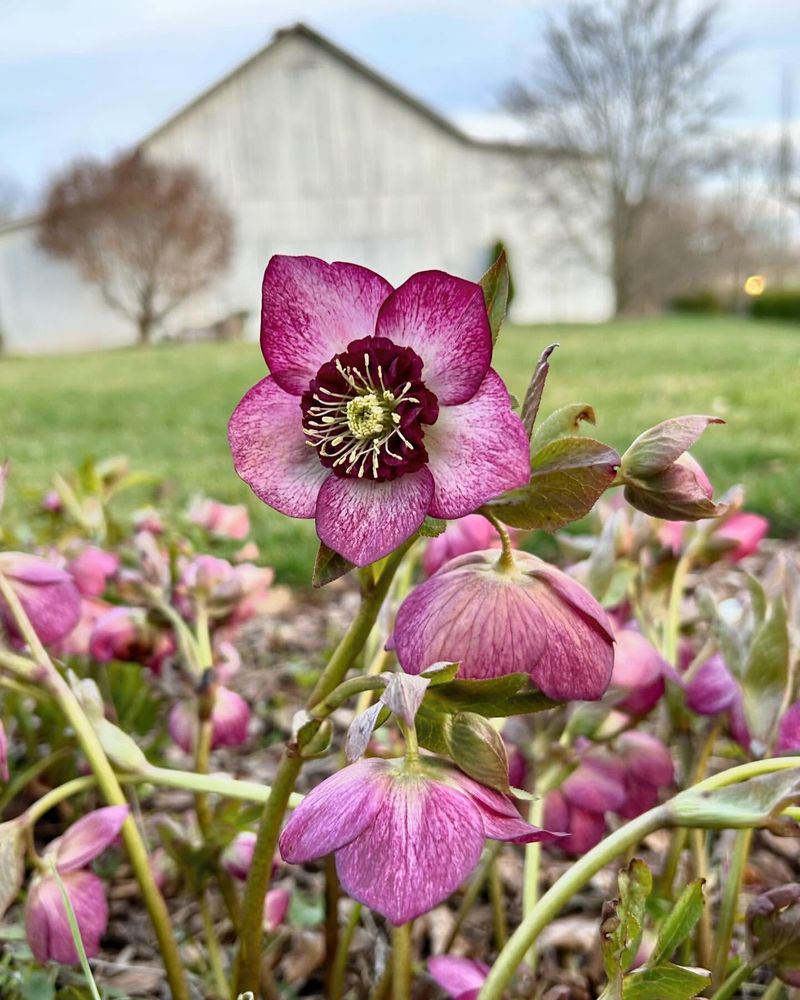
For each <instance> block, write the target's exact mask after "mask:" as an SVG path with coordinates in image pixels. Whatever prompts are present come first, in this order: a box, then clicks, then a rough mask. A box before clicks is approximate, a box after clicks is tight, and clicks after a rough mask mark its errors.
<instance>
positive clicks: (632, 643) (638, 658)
mask: <svg viewBox="0 0 800 1000" xmlns="http://www.w3.org/2000/svg"><path fill="white" fill-rule="evenodd" d="M614 638H615V640H616V648H615V649H614V670H613V671H612V674H611V687H612V689H621V690H623V691H626V692H627V694H626V695H625V697H624V698H623V699H622V701H619V702H617V705H616V707H617V708H619V709H621V710H622V711H623V712H627V713H628V714H629V715H646V714H647V713H648V712H649V711H650V709H652V708H654V707H655V706H656V704H657V703H658V702H659V700H660V699H661V696H662V695H663V694H664V690H665V687H666V684H665V677H666V676H668V675H670V674H671V673H672V668H671V667H670V666H669V664H668V663H667V662H666V661H665V660H664V659H663V657H662V656H661V654H660V653H659V652H658V650H657V649H656V648H655V646H653V644H652V643H651V642H650V641H649V640H648V639H646V638H645V637H644V636H643V635H642V633H641V632H639V631H638V630H637V629H635V628H631V627H630V626H627V627H625V628H621V629H616V630H615V632H614Z"/></svg>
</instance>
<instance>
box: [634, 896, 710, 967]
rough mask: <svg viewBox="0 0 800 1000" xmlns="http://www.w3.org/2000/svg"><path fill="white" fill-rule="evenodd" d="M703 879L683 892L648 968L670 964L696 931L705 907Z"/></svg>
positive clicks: (658, 940)
mask: <svg viewBox="0 0 800 1000" xmlns="http://www.w3.org/2000/svg"><path fill="white" fill-rule="evenodd" d="M704 882H705V880H704V879H702V878H698V879H695V880H694V882H690V883H689V885H687V886H686V888H685V889H684V890H683V892H682V893H681V894H680V896H679V897H678V900H677V902H676V903H675V905H674V906H673V908H672V909H671V910H670V912H669V914H668V915H667V918H666V920H665V921H664V923H663V924H662V925H661V927H660V928H659V931H658V939H657V940H656V946H655V948H654V949H653V953H652V954H651V956H650V958H649V959H648V961H647V965H648V967H653V966H658V965H661V964H662V963H663V962H668V961H669V960H670V959H671V958H672V956H673V955H674V954H675V952H676V950H677V949H678V948H679V947H680V946H681V945H682V944H683V942H684V941H685V940H686V938H687V937H688V936H689V935H690V934H691V933H692V931H693V930H694V926H695V924H696V923H697V921H698V920H699V919H700V917H701V915H702V913H703V907H704V906H705V898H704V897H703V884H704Z"/></svg>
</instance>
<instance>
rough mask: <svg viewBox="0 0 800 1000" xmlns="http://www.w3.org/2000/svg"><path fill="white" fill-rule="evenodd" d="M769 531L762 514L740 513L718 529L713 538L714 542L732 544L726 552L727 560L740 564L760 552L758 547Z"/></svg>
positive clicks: (732, 516) (733, 515)
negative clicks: (742, 560)
mask: <svg viewBox="0 0 800 1000" xmlns="http://www.w3.org/2000/svg"><path fill="white" fill-rule="evenodd" d="M768 531H769V521H768V520H767V519H766V518H765V517H761V515H760V514H749V513H747V511H739V512H738V513H736V514H731V516H730V517H729V518H728V519H727V520H726V521H723V523H722V524H721V525H720V526H719V528H717V530H716V531H715V532H714V534H713V536H712V542H713V541H720V540H721V541H723V542H727V543H730V546H731V547H730V548H728V549H726V551H725V558H726V559H729V560H730V561H731V562H739V561H740V560H741V559H745V558H746V557H747V556H751V555H753V554H754V553H755V552H757V551H758V547H759V546H760V545H761V542H762V541H763V540H764V538H765V537H766V534H767V532H768Z"/></svg>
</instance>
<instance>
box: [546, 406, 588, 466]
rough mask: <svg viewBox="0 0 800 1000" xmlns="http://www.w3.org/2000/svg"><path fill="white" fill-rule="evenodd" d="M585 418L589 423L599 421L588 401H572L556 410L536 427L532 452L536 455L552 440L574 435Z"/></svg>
mask: <svg viewBox="0 0 800 1000" xmlns="http://www.w3.org/2000/svg"><path fill="white" fill-rule="evenodd" d="M584 420H585V421H586V422H587V423H589V424H595V423H596V422H597V419H596V417H595V413H594V409H593V407H591V406H589V404H588V403H570V404H569V405H568V406H562V407H561V408H560V409H558V410H554V411H553V413H551V414H550V415H549V416H548V417H547V418H546V419H545V420H543V421H542V422H541V424H539V426H538V427H537V428H536V433H535V434H534V435H533V438H532V440H531V452H532V453H533V454H534V455H535V454H536V452H538V451H541V449H542V448H544V446H545V445H547V444H550V442H551V441H556V440H557V439H558V438H561V437H571V436H573V435H574V434H576V433H577V431H578V430H580V425H581V422H582V421H584Z"/></svg>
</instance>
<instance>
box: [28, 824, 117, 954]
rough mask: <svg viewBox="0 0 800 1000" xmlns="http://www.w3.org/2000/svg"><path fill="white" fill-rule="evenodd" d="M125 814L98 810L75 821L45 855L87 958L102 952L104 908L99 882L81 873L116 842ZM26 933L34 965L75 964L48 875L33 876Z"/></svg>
mask: <svg viewBox="0 0 800 1000" xmlns="http://www.w3.org/2000/svg"><path fill="white" fill-rule="evenodd" d="M127 815H128V807H127V806H107V807H105V808H104V809H97V810H96V811H95V812H92V813H89V815H88V816H84V817H83V818H82V819H79V820H78V822H77V823H75V824H74V825H73V826H71V827H70V828H69V830H67V832H66V833H65V834H64V835H63V836H61V837H59V838H58V839H57V840H54V841H53V842H52V843H51V844H49V845H48V847H47V850H46V851H45V858H46V859H52V860H53V861H54V863H55V866H56V868H57V869H58V873H59V875H60V877H61V881H62V883H63V885H64V889H65V890H66V893H67V895H68V897H69V901H70V903H71V904H72V909H73V910H74V911H75V918H76V920H77V922H78V929H79V931H80V934H81V939H82V941H83V945H84V948H85V949H86V954H87V955H88V957H89V958H93V957H94V956H95V955H97V954H98V953H99V951H100V939H101V938H102V936H103V934H104V933H105V930H106V927H107V926H108V903H107V902H106V893H105V888H104V886H103V883H102V881H101V880H100V879H99V878H98V877H97V875H95V874H94V873H92V872H89V871H84V870H83V869H84V868H85V866H86V865H88V864H89V862H90V861H93V860H94V859H95V858H96V857H97V856H98V855H99V854H102V852H103V851H104V850H105V849H106V848H107V847H108V846H109V844H111V843H112V842H113V841H114V840H115V838H116V837H117V834H118V833H119V831H120V829H121V828H122V824H123V823H124V822H125V818H126V817H127ZM25 934H26V936H27V938H28V944H29V945H30V949H31V951H32V952H33V957H34V958H35V959H36V961H37V962H40V963H44V962H47V961H49V960H52V961H54V962H60V963H61V964H62V965H75V964H77V963H78V961H79V958H78V953H77V951H76V950H75V944H74V942H73V940H72V933H71V932H70V928H69V922H68V920H67V913H66V909H65V907H64V901H63V900H62V898H61V890H60V889H59V886H58V883H57V882H56V880H55V879H54V878H53V877H52V876H49V875H36V876H35V877H34V879H33V882H32V883H31V887H30V891H29V893H28V900H27V902H26V904H25Z"/></svg>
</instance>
